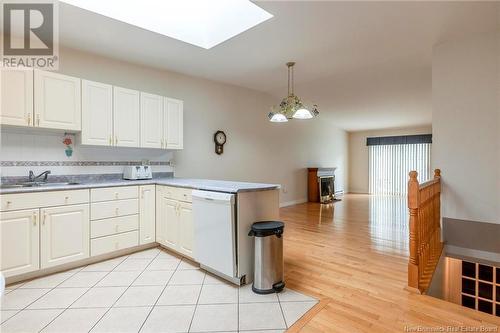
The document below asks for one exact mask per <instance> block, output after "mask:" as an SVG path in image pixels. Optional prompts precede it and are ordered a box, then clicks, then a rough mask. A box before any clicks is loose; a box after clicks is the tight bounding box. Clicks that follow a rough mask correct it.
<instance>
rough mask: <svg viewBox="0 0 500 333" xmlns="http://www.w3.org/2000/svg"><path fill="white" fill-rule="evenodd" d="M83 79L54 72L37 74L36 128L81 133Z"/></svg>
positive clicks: (35, 87) (35, 83)
mask: <svg viewBox="0 0 500 333" xmlns="http://www.w3.org/2000/svg"><path fill="white" fill-rule="evenodd" d="M80 84H81V83H80V79H79V78H76V77H71V76H67V75H62V74H56V73H52V72H44V71H38V70H36V71H35V81H34V90H35V103H34V106H35V126H37V127H43V128H52V129H62V130H74V131H80V130H81V117H82V115H81V86H80Z"/></svg>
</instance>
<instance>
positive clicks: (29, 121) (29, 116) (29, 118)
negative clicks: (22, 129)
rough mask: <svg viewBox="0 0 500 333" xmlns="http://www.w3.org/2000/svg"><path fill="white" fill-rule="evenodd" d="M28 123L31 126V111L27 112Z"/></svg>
mask: <svg viewBox="0 0 500 333" xmlns="http://www.w3.org/2000/svg"><path fill="white" fill-rule="evenodd" d="M28 125H30V126H31V113H28Z"/></svg>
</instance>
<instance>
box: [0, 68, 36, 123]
mask: <svg viewBox="0 0 500 333" xmlns="http://www.w3.org/2000/svg"><path fill="white" fill-rule="evenodd" d="M0 87H1V91H0V124H2V125H15V126H32V125H33V70H31V69H26V70H8V69H2V70H1V71H0Z"/></svg>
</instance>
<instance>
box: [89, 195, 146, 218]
mask: <svg viewBox="0 0 500 333" xmlns="http://www.w3.org/2000/svg"><path fill="white" fill-rule="evenodd" d="M91 205H92V206H91V209H90V210H91V214H90V219H91V220H99V219H106V218H109V217H118V216H124V215H132V214H138V213H139V199H127V200H115V201H104V202H97V203H92V204H91Z"/></svg>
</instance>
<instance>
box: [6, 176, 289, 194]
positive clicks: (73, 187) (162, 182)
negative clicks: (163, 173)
mask: <svg viewBox="0 0 500 333" xmlns="http://www.w3.org/2000/svg"><path fill="white" fill-rule="evenodd" d="M173 179H180V180H182V178H173ZM215 182H217V181H215ZM248 184H249V186H253V187H252V188H250V187H249V188H234V187H230V186H228V187H223V186H216V185H215V186H210V185H206V186H196V185H195V184H193V185H189V184H182V183H181V184H179V183H176V182H175V181H174V182H172V181H169V179H147V180H121V181H110V182H100V183H99V182H98V183H87V184H85V183H84V184H78V185H60V186H37V187H19V188H7V189H0V195H3V194H22V193H37V192H53V191H68V190H84V189H93V188H104V187H123V186H141V185H163V186H172V187H180V188H190V189H193V190H202V191H203V190H204V191H214V192H226V193H241V192H258V191H269V190H278V189H280V188H281V186H280V185H279V184H260V183H248Z"/></svg>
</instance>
